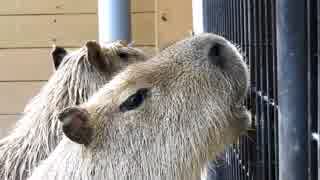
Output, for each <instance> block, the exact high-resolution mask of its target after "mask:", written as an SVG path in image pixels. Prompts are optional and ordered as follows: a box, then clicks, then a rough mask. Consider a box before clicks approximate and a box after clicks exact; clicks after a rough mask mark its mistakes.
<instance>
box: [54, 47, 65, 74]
mask: <svg viewBox="0 0 320 180" xmlns="http://www.w3.org/2000/svg"><path fill="white" fill-rule="evenodd" d="M67 54H68V52H67V51H66V50H65V49H64V48H63V47H60V46H53V47H52V50H51V57H52V60H53V64H54V68H55V69H56V70H57V69H58V68H59V66H60V64H61V62H62V61H63V58H64V57H65V56H66V55H67Z"/></svg>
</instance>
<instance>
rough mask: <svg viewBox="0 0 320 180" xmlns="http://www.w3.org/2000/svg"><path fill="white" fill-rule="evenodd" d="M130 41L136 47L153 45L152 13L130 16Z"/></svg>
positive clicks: (153, 23)
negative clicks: (131, 40)
mask: <svg viewBox="0 0 320 180" xmlns="http://www.w3.org/2000/svg"><path fill="white" fill-rule="evenodd" d="M131 23H132V39H133V41H134V42H135V44H137V45H141V46H145V45H147V46H153V45H154V44H155V22H154V13H137V14H132V22H131Z"/></svg>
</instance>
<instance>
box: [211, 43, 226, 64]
mask: <svg viewBox="0 0 320 180" xmlns="http://www.w3.org/2000/svg"><path fill="white" fill-rule="evenodd" d="M223 46H224V45H223V44H221V43H214V44H213V45H212V46H211V47H210V49H209V52H208V57H209V61H210V62H211V63H213V64H214V65H216V66H222V63H223V57H222V56H223V48H224V47H223Z"/></svg>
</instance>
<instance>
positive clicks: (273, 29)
mask: <svg viewBox="0 0 320 180" xmlns="http://www.w3.org/2000/svg"><path fill="white" fill-rule="evenodd" d="M270 2H271V4H270V5H271V8H270V9H271V21H272V23H271V33H272V65H273V66H272V72H273V75H272V79H273V83H272V84H273V92H272V95H273V98H274V102H273V103H274V106H273V119H274V124H273V130H274V138H273V141H274V144H273V146H274V147H273V151H274V152H275V153H274V164H275V168H274V170H275V180H278V179H279V150H278V149H279V148H278V146H279V141H278V130H279V128H278V109H277V105H278V83H277V80H278V75H277V74H278V72H277V42H276V41H277V40H276V4H275V3H276V0H270Z"/></svg>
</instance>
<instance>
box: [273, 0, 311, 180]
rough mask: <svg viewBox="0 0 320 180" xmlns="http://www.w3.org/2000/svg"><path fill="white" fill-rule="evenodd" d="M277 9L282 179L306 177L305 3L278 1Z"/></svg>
mask: <svg viewBox="0 0 320 180" xmlns="http://www.w3.org/2000/svg"><path fill="white" fill-rule="evenodd" d="M276 12H277V15H276V20H277V47H278V49H277V55H278V58H279V59H278V69H277V71H278V102H279V177H280V178H279V179H280V180H301V179H307V177H308V176H307V175H308V172H307V171H308V169H307V167H308V161H307V159H308V152H307V148H308V144H307V142H308V139H307V122H308V121H307V112H308V109H307V107H308V106H307V93H308V89H307V88H308V84H307V70H308V69H307V48H306V47H307V44H306V39H307V36H306V34H307V29H306V4H305V1H301V0H281V1H276Z"/></svg>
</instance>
